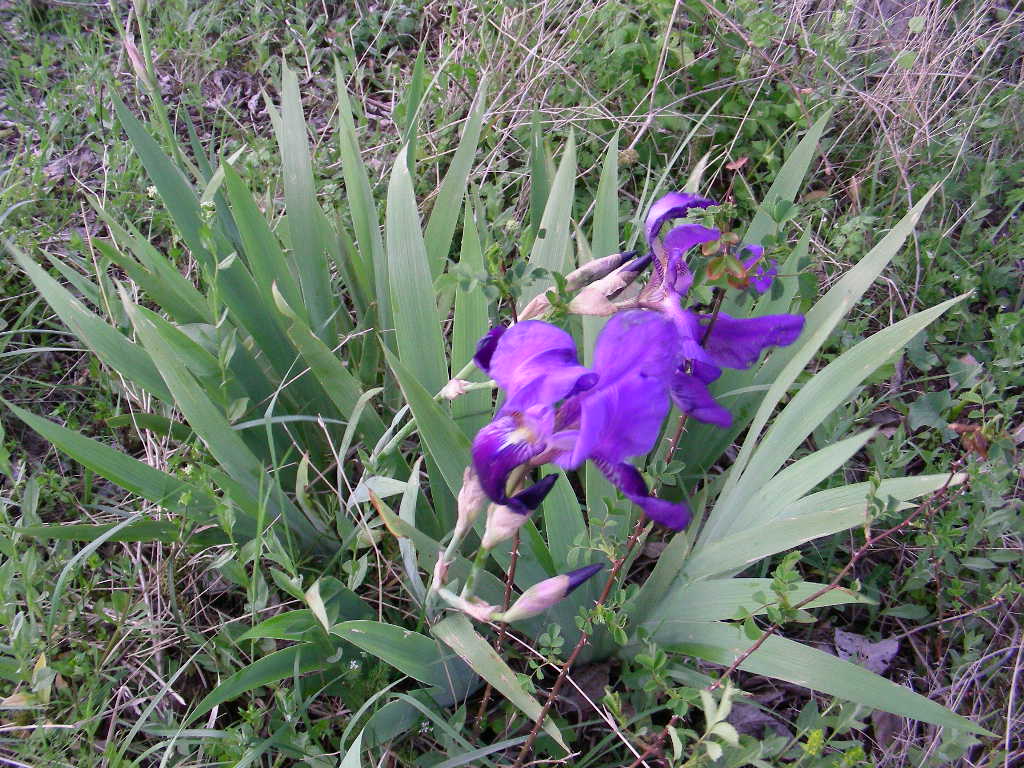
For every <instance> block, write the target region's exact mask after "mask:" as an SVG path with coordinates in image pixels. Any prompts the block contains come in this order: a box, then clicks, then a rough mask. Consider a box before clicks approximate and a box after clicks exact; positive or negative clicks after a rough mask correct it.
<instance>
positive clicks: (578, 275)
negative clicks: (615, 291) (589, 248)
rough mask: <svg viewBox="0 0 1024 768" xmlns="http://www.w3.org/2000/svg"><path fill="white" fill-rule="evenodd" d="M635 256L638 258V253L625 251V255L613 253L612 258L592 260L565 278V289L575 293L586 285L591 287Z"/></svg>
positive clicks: (605, 257)
mask: <svg viewBox="0 0 1024 768" xmlns="http://www.w3.org/2000/svg"><path fill="white" fill-rule="evenodd" d="M634 256H636V251H624V252H623V253H613V254H611V255H610V256H602V257H601V258H600V259H591V260H590V261H588V262H587V263H586V264H583V265H582V266H580V267H579V268H578V269H574V270H573V271H572V272H570V273H569V274H568V275H566V276H565V288H566V290H569V291H575V290H576V289H578V288H582V287H583V286H584V285H589V284H590V283H592V282H594V281H595V280H599V279H601V278H602V277H606V276H608V275H610V274H611V273H612V272H614V271H615V270H617V269H619V268H620V267H621V266H622V265H624V264H625V263H626V262H628V261H629V260H630V259H632V258H633V257H634Z"/></svg>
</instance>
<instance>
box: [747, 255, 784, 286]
mask: <svg viewBox="0 0 1024 768" xmlns="http://www.w3.org/2000/svg"><path fill="white" fill-rule="evenodd" d="M778 274H779V263H778V262H777V261H775V259H772V260H771V261H770V262H769V264H768V269H765V268H764V265H763V264H760V265H758V267H757V271H756V272H755V273H754V274H753V276H752V277H751V278H750V284H751V285H753V286H754V290H755V291H757V292H758V293H764V292H765V291H767V290H768V289H769V288H771V287H772V280H774V279H775V278H776V277H778Z"/></svg>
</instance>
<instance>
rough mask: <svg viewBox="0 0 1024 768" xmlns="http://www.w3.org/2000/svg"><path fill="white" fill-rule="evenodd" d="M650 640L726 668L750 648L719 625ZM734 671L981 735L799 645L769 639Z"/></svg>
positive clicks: (902, 690)
mask: <svg viewBox="0 0 1024 768" xmlns="http://www.w3.org/2000/svg"><path fill="white" fill-rule="evenodd" d="M655 636H656V639H657V640H658V641H660V642H662V643H665V644H670V645H672V646H674V647H675V648H676V649H677V650H679V651H680V652H682V653H685V654H689V655H692V656H696V657H698V658H701V659H705V660H707V661H710V662H712V663H714V664H721V665H723V666H728V665H729V664H732V663H733V661H734V660H735V659H736V658H737V657H738V656H739V655H740V654H741V653H743V652H744V651H745V650H746V649H747V648H749V647H750V639H749V638H748V637H747V636H746V635H745V634H744V632H743V629H742V627H740V626H738V625H735V624H723V623H721V622H717V621H716V622H693V623H685V624H684V623H679V624H673V625H670V626H668V627H666V628H665V629H664V631H660V632H658V633H656V635H655ZM740 669H742V670H744V671H746V672H751V673H753V674H755V675H767V676H768V677H774V678H777V679H779V680H785V681H787V682H790V683H793V684H795V685H800V686H804V687H805V688H812V689H814V690H816V691H821V692H822V693H826V694H829V695H831V696H837V697H839V698H841V699H847V700H848V701H855V702H857V703H858V704H863V705H864V706H868V707H872V708H874V709H881V710H884V711H886V712H892V713H894V714H897V715H903V716H904V717H909V718H911V719H914V720H922V721H924V722H926V723H934V724H935V725H941V726H948V727H950V728H955V729H957V730H960V731H970V732H972V733H980V734H987V733H988V732H987V731H985V729H983V728H980V727H979V726H977V725H975V724H974V723H972V722H971V721H970V720H967V719H965V718H963V717H960V716H959V715H956V714H954V713H952V712H950V711H949V710H948V709H946V708H945V707H943V706H941V705H939V704H936V703H935V702H933V701H930V700H928V699H926V698H925V697H924V696H921V695H919V694H917V693H914V691H912V690H911V689H909V688H907V687H905V686H902V685H896V684H895V683H893V682H890V681H889V680H886V679H885V678H884V677H879V676H878V675H876V674H874V673H873V672H869V671H868V670H866V669H864V668H863V667H858V666H857V665H855V664H852V663H850V662H848V661H842V660H841V659H839V658H837V657H835V656H832V655H831V654H828V653H825V652H824V651H819V650H817V649H815V648H810V647H808V646H806V645H803V644H801V643H797V642H794V641H792V640H787V639H785V638H782V637H778V636H773V637H769V638H768V640H767V641H766V642H765V643H764V645H762V646H761V648H759V649H758V650H757V651H755V652H754V653H753V654H751V655H750V657H749V658H747V659H746V660H745V661H744V662H743V663H742V664H741V665H740Z"/></svg>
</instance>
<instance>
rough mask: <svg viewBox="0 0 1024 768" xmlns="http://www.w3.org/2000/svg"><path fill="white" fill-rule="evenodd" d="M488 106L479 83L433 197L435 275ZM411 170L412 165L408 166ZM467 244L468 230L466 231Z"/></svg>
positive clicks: (429, 237)
mask: <svg viewBox="0 0 1024 768" xmlns="http://www.w3.org/2000/svg"><path fill="white" fill-rule="evenodd" d="M486 109H487V98H486V85H485V84H484V83H481V84H480V89H479V90H478V91H477V95H476V100H475V101H474V102H473V106H472V108H471V109H470V112H469V117H468V118H467V120H466V125H465V127H464V128H463V130H462V138H461V139H459V146H458V148H457V149H456V150H455V155H454V157H452V162H451V165H449V166H448V171H447V173H445V176H444V181H442V182H441V188H440V189H438V191H437V197H436V198H435V199H434V207H433V209H432V210H431V212H430V219H429V221H428V222H427V230H426V241H427V261H428V263H429V264H430V275H431V277H433V278H434V279H436V278H437V276H438V275H440V274H441V273H442V272H443V271H444V265H445V260H446V259H447V257H448V250H449V249H450V248H451V245H452V237H453V236H454V234H455V225H456V224H457V223H458V221H459V210H460V209H461V208H462V202H463V199H464V198H465V196H466V185H467V182H468V180H469V172H470V169H471V168H472V167H473V159H474V158H475V157H476V148H477V144H478V143H479V141H480V126H481V125H482V124H483V119H484V112H485V111H486ZM409 170H410V172H411V171H412V168H410V169H409ZM463 245H465V234H463Z"/></svg>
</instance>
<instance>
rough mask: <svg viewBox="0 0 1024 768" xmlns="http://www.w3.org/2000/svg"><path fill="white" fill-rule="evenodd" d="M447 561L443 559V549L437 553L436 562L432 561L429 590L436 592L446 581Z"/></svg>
mask: <svg viewBox="0 0 1024 768" xmlns="http://www.w3.org/2000/svg"><path fill="white" fill-rule="evenodd" d="M448 565H449V564H448V562H447V561H446V560H445V559H444V550H440V551H439V552H438V553H437V562H436V563H434V576H433V578H432V579H431V581H430V590H431V591H432V592H436V591H437V590H439V589H441V587H443V586H444V583H445V582H446V581H448Z"/></svg>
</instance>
